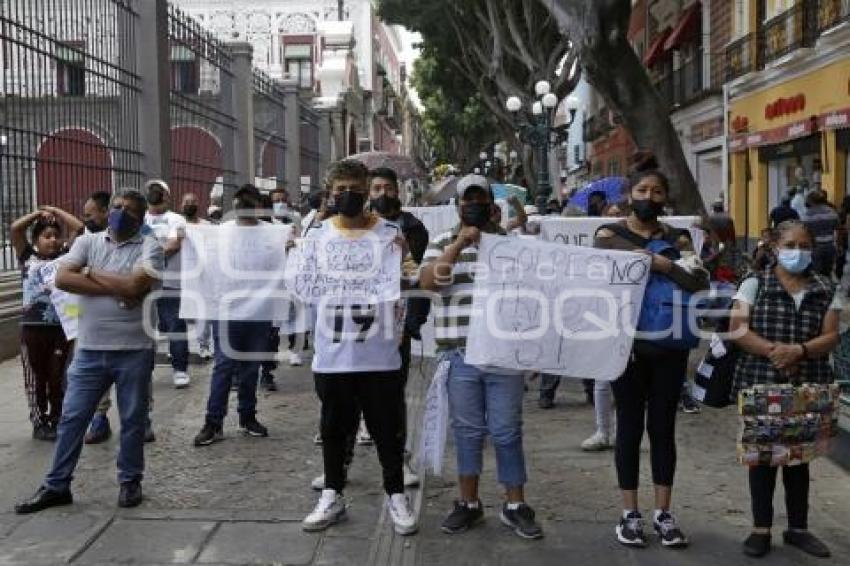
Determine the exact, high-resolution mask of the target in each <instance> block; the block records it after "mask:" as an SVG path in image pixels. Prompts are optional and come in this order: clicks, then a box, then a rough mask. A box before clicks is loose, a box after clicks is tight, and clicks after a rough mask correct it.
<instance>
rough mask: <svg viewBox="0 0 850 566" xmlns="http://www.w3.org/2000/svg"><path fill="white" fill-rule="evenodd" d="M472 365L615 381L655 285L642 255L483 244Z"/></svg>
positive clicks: (497, 239) (486, 240)
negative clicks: (645, 295)
mask: <svg viewBox="0 0 850 566" xmlns="http://www.w3.org/2000/svg"><path fill="white" fill-rule="evenodd" d="M478 258H479V262H481V263H480V265H479V266H478V269H479V271H478V274H477V276H476V279H475V296H474V299H473V304H472V308H473V314H472V316H471V322H470V328H469V337H468V338H467V350H466V362H467V363H469V364H472V365H482V366H492V367H498V368H506V369H514V370H536V371H542V372H545V373H551V374H558V375H566V376H571V377H577V378H592V379H600V380H614V379H616V378H618V377H619V376H620V375H621V374H622V373H623V370H624V369H625V367H626V363H627V362H628V359H629V355H630V353H631V349H632V341H633V338H634V328H635V325H636V324H637V318H638V314H639V312H640V306H641V301H642V300H643V292H644V289H645V287H646V281H647V279H648V277H649V271H650V259H649V258H648V257H647V256H646V255H644V254H637V253H631V252H620V251H611V250H597V249H593V248H586V247H579V246H572V245H567V246H564V245H562V244H554V243H549V242H541V241H539V240H528V239H519V238H511V237H506V236H493V235H488V234H485V235H484V236H483V237H482V239H481V246H480V251H479V255H478Z"/></svg>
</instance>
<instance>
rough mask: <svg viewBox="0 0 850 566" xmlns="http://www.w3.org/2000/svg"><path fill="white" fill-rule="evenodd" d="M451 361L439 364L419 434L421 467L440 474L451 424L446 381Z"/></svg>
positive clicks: (428, 395)
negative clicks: (447, 433)
mask: <svg viewBox="0 0 850 566" xmlns="http://www.w3.org/2000/svg"><path fill="white" fill-rule="evenodd" d="M450 368H451V363H450V362H449V360H443V361H441V362H440V363H439V364H437V368H436V371H435V372H434V378H433V379H432V380H431V385H430V386H429V387H428V393H427V395H426V396H425V408H424V410H423V411H422V428H421V434H420V436H419V450H418V463H419V469H420V470H423V471H431V472H433V473H434V474H437V475H439V474H440V473H441V472H442V470H443V454H444V452H445V449H446V432H447V431H448V424H449V399H448V392H447V391H446V381H447V380H448V377H449V369H450Z"/></svg>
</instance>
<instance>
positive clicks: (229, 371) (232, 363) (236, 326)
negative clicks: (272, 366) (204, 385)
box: [207, 320, 271, 425]
mask: <svg viewBox="0 0 850 566" xmlns="http://www.w3.org/2000/svg"><path fill="white" fill-rule="evenodd" d="M270 328H271V322H269V321H234V320H229V321H226V322H225V321H214V322H213V345H214V347H215V361H214V363H213V369H212V378H211V379H210V397H209V400H208V401H207V422H210V423H213V424H215V425H221V424H222V422H224V417H225V416H226V415H227V399H228V397H229V396H230V385H231V382H232V380H233V379H234V378H235V379H236V380H237V382H238V384H239V391H238V393H237V398H238V404H237V411H238V412H239V418H240V419H251V418H254V416H255V415H256V414H257V378H258V377H259V371H260V360H259V359H253V358H258V357H259V356H258V354H262V353H264V352H266V351H267V346H268V341H269V332H270ZM225 345H229V348H230V349H232V350H234V351H235V352H237V353H238V354H245V357H246V358H249V359H236V358H239V357H241V356H239V355H236V354H234V356H235V357H234V358H231V357H230V356H227V355H226V354H225V353H224V351H223V349H222V347H223V346H225ZM231 353H232V352H231ZM269 355H271V354H269Z"/></svg>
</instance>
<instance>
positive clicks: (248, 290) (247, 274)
mask: <svg viewBox="0 0 850 566" xmlns="http://www.w3.org/2000/svg"><path fill="white" fill-rule="evenodd" d="M291 236H292V226H291V225H289V224H266V223H261V224H258V225H256V226H239V225H237V224H235V223H224V224H221V225H219V226H215V225H198V226H195V225H189V226H187V228H186V238H185V239H184V241H183V248H182V251H181V256H182V258H181V259H182V264H181V272H180V281H181V293H180V318H187V319H195V320H281V319H283V318H285V317H286V316H288V313H289V304H290V300H289V298H288V297H289V295H288V293H287V291H286V285H285V281H284V274H285V267H286V244H287V242H288V241H289V240H290V238H291Z"/></svg>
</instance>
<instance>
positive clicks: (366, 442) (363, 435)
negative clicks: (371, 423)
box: [357, 421, 375, 446]
mask: <svg viewBox="0 0 850 566" xmlns="http://www.w3.org/2000/svg"><path fill="white" fill-rule="evenodd" d="M374 443H375V441H374V440H372V437H371V436H370V435H369V429H367V428H366V423H364V422H363V421H360V428H358V429H357V444H359V445H360V446H371V445H372V444H374Z"/></svg>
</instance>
